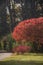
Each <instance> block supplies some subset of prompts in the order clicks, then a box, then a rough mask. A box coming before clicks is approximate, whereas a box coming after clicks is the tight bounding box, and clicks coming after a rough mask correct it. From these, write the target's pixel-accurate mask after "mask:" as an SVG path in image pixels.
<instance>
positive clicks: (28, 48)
mask: <svg viewBox="0 0 43 65" xmlns="http://www.w3.org/2000/svg"><path fill="white" fill-rule="evenodd" d="M31 49H32V48H31V46H17V47H15V48H13V49H12V52H17V53H19V52H21V53H25V52H30V51H31Z"/></svg>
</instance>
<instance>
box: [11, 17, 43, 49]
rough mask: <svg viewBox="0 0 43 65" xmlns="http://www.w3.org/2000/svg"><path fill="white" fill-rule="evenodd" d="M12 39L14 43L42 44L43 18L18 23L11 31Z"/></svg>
mask: <svg viewBox="0 0 43 65" xmlns="http://www.w3.org/2000/svg"><path fill="white" fill-rule="evenodd" d="M12 37H13V39H15V40H16V41H22V40H26V41H31V42H34V41H35V42H36V43H37V42H38V48H39V47H40V44H43V17H39V18H31V19H28V20H24V21H22V22H20V23H19V24H18V25H17V26H16V27H15V28H14V30H13V33H12Z"/></svg>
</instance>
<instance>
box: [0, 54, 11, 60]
mask: <svg viewBox="0 0 43 65" xmlns="http://www.w3.org/2000/svg"><path fill="white" fill-rule="evenodd" d="M11 55H12V53H0V61H2V60H3V59H5V58H7V57H10V56H11Z"/></svg>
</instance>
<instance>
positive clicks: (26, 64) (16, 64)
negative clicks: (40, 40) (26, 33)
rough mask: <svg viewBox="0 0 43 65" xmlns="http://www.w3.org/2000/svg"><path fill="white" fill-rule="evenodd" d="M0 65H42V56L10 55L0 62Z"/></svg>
mask: <svg viewBox="0 0 43 65" xmlns="http://www.w3.org/2000/svg"><path fill="white" fill-rule="evenodd" d="M0 65H43V54H37V55H36V54H26V55H25V54H24V55H14V54H13V55H12V56H11V57H9V58H6V59H4V60H3V61H0Z"/></svg>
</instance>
